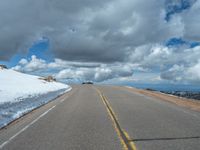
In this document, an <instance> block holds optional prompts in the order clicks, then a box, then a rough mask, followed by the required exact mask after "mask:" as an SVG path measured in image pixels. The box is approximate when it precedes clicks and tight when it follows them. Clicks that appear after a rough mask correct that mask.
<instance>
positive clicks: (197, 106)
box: [127, 87, 200, 111]
mask: <svg viewBox="0 0 200 150" xmlns="http://www.w3.org/2000/svg"><path fill="white" fill-rule="evenodd" d="M127 88H128V89H129V90H131V91H133V92H137V93H140V94H143V95H147V96H151V97H155V98H158V99H160V100H165V101H168V102H171V103H174V104H176V105H179V106H183V107H187V108H190V109H192V110H196V111H200V101H197V100H193V99H186V98H180V97H177V96H173V95H168V94H164V93H159V92H156V91H148V90H141V89H136V88H132V87H130V88H129V87H127Z"/></svg>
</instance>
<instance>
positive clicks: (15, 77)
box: [0, 69, 71, 128]
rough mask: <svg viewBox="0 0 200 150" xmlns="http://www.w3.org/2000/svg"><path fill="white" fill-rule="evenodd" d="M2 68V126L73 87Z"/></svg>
mask: <svg viewBox="0 0 200 150" xmlns="http://www.w3.org/2000/svg"><path fill="white" fill-rule="evenodd" d="M39 78H40V77H38V76H33V75H27V74H23V73H20V72H16V71H14V70H10V69H0V128H1V127H3V126H5V125H6V124H8V123H9V122H11V121H13V120H14V119H16V118H18V117H20V116H22V115H23V114H24V113H27V112H28V111H31V110H33V109H35V108H36V107H39V106H41V105H43V104H45V103H47V102H49V101H51V100H52V99H54V98H56V97H57V96H58V95H60V94H63V93H64V92H67V91H69V90H70V89H71V87H70V86H68V85H66V84H62V83H58V82H47V81H44V80H41V79H39Z"/></svg>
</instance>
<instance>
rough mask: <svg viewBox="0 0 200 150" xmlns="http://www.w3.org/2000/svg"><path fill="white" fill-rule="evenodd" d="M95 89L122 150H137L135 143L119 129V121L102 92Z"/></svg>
mask: <svg viewBox="0 0 200 150" xmlns="http://www.w3.org/2000/svg"><path fill="white" fill-rule="evenodd" d="M95 89H96V91H97V92H98V94H99V95H100V97H101V100H102V101H103V104H104V105H105V106H106V110H107V112H108V114H109V116H110V118H111V120H112V123H113V126H114V129H115V131H116V133H117V135H118V137H119V139H120V142H121V144H122V146H123V149H124V150H137V149H136V146H135V143H134V142H133V141H132V140H131V138H130V136H129V135H128V133H127V132H126V131H125V130H124V129H122V128H121V126H120V124H119V121H118V119H117V116H116V115H115V112H114V111H113V109H112V107H111V105H110V103H109V102H108V100H107V98H106V97H105V96H104V95H103V94H102V92H101V91H100V90H99V89H97V88H95Z"/></svg>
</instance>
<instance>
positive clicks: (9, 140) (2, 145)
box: [0, 105, 56, 149]
mask: <svg viewBox="0 0 200 150" xmlns="http://www.w3.org/2000/svg"><path fill="white" fill-rule="evenodd" d="M55 107H56V105H54V106H52V107H51V108H49V109H48V110H47V111H45V112H44V113H43V114H41V115H40V116H39V117H38V118H36V119H35V120H33V121H32V122H31V123H30V124H28V125H26V126H25V127H24V128H23V129H21V130H20V131H19V132H17V133H16V134H14V135H13V136H12V137H10V138H9V139H8V140H7V141H5V142H4V143H2V144H1V145H0V149H2V148H3V147H4V146H5V145H7V144H8V143H9V142H11V141H12V140H13V139H14V138H16V137H17V136H18V135H20V134H21V133H22V132H24V131H25V130H26V129H28V128H29V127H30V126H31V125H33V124H34V123H35V122H37V121H38V120H39V119H41V118H42V117H44V116H45V115H46V114H47V113H48V112H49V111H51V110H52V109H53V108H55Z"/></svg>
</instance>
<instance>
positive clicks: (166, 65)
mask: <svg viewBox="0 0 200 150" xmlns="http://www.w3.org/2000/svg"><path fill="white" fill-rule="evenodd" d="M0 4H1V5H0V18H1V20H0V60H8V59H10V58H11V57H12V56H13V55H14V54H16V53H22V52H23V53H25V52H26V51H27V50H28V48H29V47H30V46H31V45H32V44H33V43H34V42H35V41H36V40H38V39H41V37H46V38H47V39H48V43H49V48H50V49H49V51H50V52H52V55H53V56H55V59H54V61H52V62H46V61H45V60H43V59H40V58H37V57H36V56H32V58H31V59H28V60H27V59H22V60H21V61H20V62H19V63H18V65H17V66H15V67H13V69H16V70H20V71H23V72H31V73H34V72H36V71H41V70H42V71H44V72H45V70H48V71H50V72H53V73H54V75H55V76H56V77H57V78H59V79H70V78H77V79H80V80H94V81H97V82H102V81H105V80H108V79H113V78H121V79H125V78H131V77H132V74H133V71H134V69H135V70H137V71H141V72H148V71H149V72H157V75H155V76H154V77H152V78H154V79H156V80H157V79H159V80H162V79H164V80H172V81H176V82H177V81H180V82H182V81H183V79H184V80H187V81H188V82H193V81H196V80H199V78H198V72H195V70H196V69H198V63H199V56H200V47H199V46H197V47H195V48H189V47H183V46H179V47H173V46H172V47H167V46H165V44H164V43H165V41H167V40H168V39H170V38H173V37H177V38H184V39H187V40H189V41H193V40H194V41H200V32H199V31H200V30H199V26H200V20H199V14H200V12H199V10H200V9H199V8H200V2H199V1H198V0H197V1H196V0H189V1H185V0H184V1H180V0H177V1H172V0H170V1H166V0H162V1H157V0H148V1H147V0H101V1H97V0H84V1H82V0H50V1H49V0H40V1H38V0H35V1H32V0H18V1H12V0H2V1H1V2H0ZM174 6H178V7H174ZM183 7H184V8H183ZM177 8H178V9H179V10H178V9H177ZM8 12H9V13H8ZM169 13H170V14H169ZM168 14H169V16H170V17H169V19H166V16H167V15H168ZM183 71H184V72H187V73H186V74H187V75H188V76H190V78H185V77H182V76H181V75H180V74H179V73H180V72H183ZM159 74H161V75H160V77H161V78H159Z"/></svg>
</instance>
